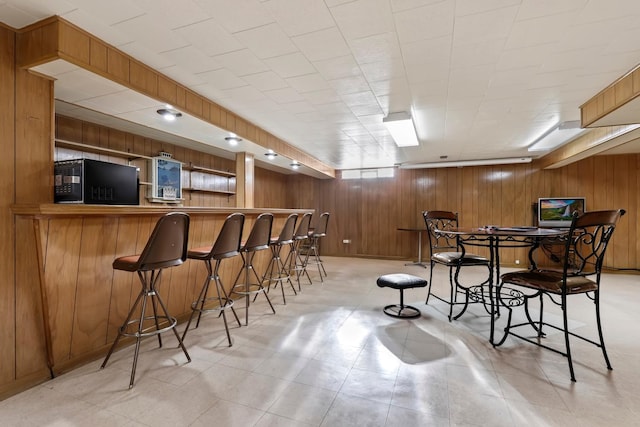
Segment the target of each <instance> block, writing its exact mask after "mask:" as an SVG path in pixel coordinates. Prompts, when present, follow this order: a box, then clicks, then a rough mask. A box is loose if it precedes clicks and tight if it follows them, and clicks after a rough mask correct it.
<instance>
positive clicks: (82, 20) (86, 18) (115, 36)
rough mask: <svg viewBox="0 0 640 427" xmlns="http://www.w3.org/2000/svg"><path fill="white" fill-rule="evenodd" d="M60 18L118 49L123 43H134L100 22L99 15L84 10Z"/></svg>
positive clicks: (124, 35)
mask: <svg viewBox="0 0 640 427" xmlns="http://www.w3.org/2000/svg"><path fill="white" fill-rule="evenodd" d="M62 17H63V18H64V19H66V20H68V21H69V22H71V23H72V24H74V25H77V26H78V27H80V28H90V29H91V34H93V35H94V36H96V37H98V38H100V39H102V40H105V41H108V43H109V44H111V45H113V46H115V47H120V46H122V45H123V44H125V43H132V42H133V41H134V39H133V38H132V37H131V35H129V34H125V33H123V32H121V31H118V30H117V29H116V28H114V27H112V26H110V25H109V24H107V23H106V22H104V21H102V20H101V19H100V16H99V15H97V16H95V15H91V14H89V13H87V12H86V11H84V10H80V9H75V10H72V11H70V12H68V13H65V14H63V15H62ZM136 59H140V58H136Z"/></svg>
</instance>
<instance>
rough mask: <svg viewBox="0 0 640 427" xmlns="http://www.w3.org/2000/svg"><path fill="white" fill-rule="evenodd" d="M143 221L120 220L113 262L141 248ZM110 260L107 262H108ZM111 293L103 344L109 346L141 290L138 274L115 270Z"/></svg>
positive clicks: (137, 219) (110, 287)
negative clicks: (139, 234)
mask: <svg viewBox="0 0 640 427" xmlns="http://www.w3.org/2000/svg"><path fill="white" fill-rule="evenodd" d="M140 222H141V219H140V218H137V217H133V218H119V220H118V222H117V224H116V225H115V230H114V232H115V235H116V246H115V253H114V255H113V259H112V260H111V263H113V260H115V259H116V258H118V257H121V256H127V255H135V254H137V253H139V252H137V249H138V247H139V244H138V238H137V236H138V230H139V228H140V226H141V224H140ZM108 261H109V260H105V262H108ZM108 288H109V291H110V293H111V295H110V297H109V302H108V304H107V305H108V307H109V320H108V325H107V333H106V335H105V336H104V337H103V340H104V341H103V342H102V344H104V345H107V344H110V343H112V342H113V340H115V339H116V336H117V335H118V329H119V328H120V326H121V325H122V322H124V319H125V318H126V317H127V313H128V312H129V310H130V308H131V305H132V304H133V301H134V300H132V295H136V294H137V292H138V291H139V290H140V285H139V280H138V277H137V275H136V274H133V273H129V272H128V271H122V270H113V276H112V280H111V286H108Z"/></svg>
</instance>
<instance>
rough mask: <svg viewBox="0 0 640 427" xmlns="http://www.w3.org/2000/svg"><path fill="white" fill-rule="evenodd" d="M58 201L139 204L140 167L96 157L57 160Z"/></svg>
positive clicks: (55, 200) (55, 191) (55, 186)
mask: <svg viewBox="0 0 640 427" xmlns="http://www.w3.org/2000/svg"><path fill="white" fill-rule="evenodd" d="M54 178H55V179H54V197H53V200H54V202H55V203H85V204H95V205H138V204H140V198H139V197H140V196H139V192H138V183H139V181H138V169H137V168H136V167H134V166H127V165H119V164H116V163H109V162H102V161H99V160H92V159H74V160H61V161H57V162H55V163H54Z"/></svg>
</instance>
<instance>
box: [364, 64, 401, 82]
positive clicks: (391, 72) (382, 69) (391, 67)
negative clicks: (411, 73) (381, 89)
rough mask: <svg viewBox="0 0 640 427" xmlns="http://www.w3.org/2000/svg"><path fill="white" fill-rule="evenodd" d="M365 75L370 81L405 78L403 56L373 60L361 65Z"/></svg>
mask: <svg viewBox="0 0 640 427" xmlns="http://www.w3.org/2000/svg"><path fill="white" fill-rule="evenodd" d="M361 68H362V73H363V74H364V77H365V78H366V79H367V81H369V82H370V83H373V82H378V81H387V80H391V79H394V78H404V77H405V75H406V74H405V69H404V64H403V62H402V59H401V58H395V59H393V58H389V59H387V60H385V61H379V62H371V63H368V64H363V65H361Z"/></svg>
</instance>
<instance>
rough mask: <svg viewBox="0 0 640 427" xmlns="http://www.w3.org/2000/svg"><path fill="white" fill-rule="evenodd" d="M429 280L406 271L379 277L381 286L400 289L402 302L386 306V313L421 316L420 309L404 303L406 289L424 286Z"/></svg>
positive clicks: (410, 317) (413, 316)
mask: <svg viewBox="0 0 640 427" xmlns="http://www.w3.org/2000/svg"><path fill="white" fill-rule="evenodd" d="M427 283H428V282H427V281H426V280H425V279H423V278H422V277H418V276H412V275H411V274H405V273H394V274H385V275H384V276H380V277H378V281H377V284H378V286H379V287H381V288H392V289H398V290H400V304H391V305H388V306H386V307H385V308H384V312H385V314H387V315H389V316H391V317H398V318H405V319H412V318H415V317H420V310H418V309H417V308H415V307H412V306H410V305H405V303H404V290H405V289H410V288H424V287H425V286H427Z"/></svg>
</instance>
